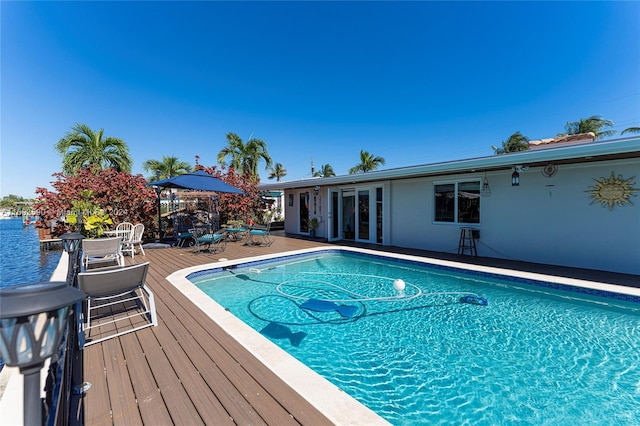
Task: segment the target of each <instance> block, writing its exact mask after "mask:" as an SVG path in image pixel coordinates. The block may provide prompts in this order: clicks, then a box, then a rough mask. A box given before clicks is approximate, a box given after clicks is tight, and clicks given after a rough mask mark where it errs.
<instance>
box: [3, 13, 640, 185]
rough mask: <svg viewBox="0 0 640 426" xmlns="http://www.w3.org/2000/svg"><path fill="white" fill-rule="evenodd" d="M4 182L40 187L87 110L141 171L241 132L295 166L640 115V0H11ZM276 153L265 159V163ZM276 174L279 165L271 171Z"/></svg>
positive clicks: (305, 168)
mask: <svg viewBox="0 0 640 426" xmlns="http://www.w3.org/2000/svg"><path fill="white" fill-rule="evenodd" d="M0 8H1V9H0V13H1V19H2V22H1V25H2V29H1V31H2V33H1V43H2V45H1V48H2V56H1V71H2V73H1V95H2V97H1V107H2V110H1V129H0V136H1V138H2V139H1V152H0V154H1V167H2V171H1V181H0V195H2V196H5V195H8V194H16V195H21V196H24V197H33V196H34V190H35V188H36V187H40V186H42V187H50V186H49V182H50V181H51V180H52V178H51V174H52V173H55V172H57V171H60V169H61V157H60V156H59V155H58V154H57V153H56V152H55V151H54V149H53V146H54V144H55V143H56V142H57V141H58V140H59V139H60V138H61V137H63V136H64V135H65V133H67V132H68V131H69V130H70V129H71V127H72V126H73V125H74V124H75V123H78V122H81V123H86V124H88V125H89V126H90V127H91V128H92V129H94V130H99V129H101V128H103V129H104V130H105V135H107V136H115V137H118V138H121V139H123V140H124V141H125V142H127V144H128V146H129V149H130V152H131V155H132V157H133V160H134V169H133V171H134V173H142V168H141V165H142V163H143V162H144V161H145V160H148V159H158V160H160V159H161V158H162V156H163V155H173V156H177V157H179V159H180V160H183V161H187V162H189V163H191V164H193V163H194V157H195V155H199V156H200V163H201V164H203V165H207V166H212V165H214V164H216V157H217V153H218V151H219V150H220V149H221V148H222V147H223V146H224V145H225V144H226V141H225V135H226V134H227V132H230V131H232V132H235V133H237V134H238V135H239V136H240V137H241V138H242V139H243V140H245V141H246V140H247V139H248V138H249V137H250V136H251V135H253V136H254V137H256V138H260V139H262V140H264V141H265V142H267V144H268V150H269V154H270V155H271V157H272V158H273V160H274V162H279V163H282V164H283V165H284V167H285V168H286V170H287V172H288V173H287V176H286V178H285V179H286V180H293V179H300V178H304V177H308V176H309V175H310V161H311V159H313V162H314V164H315V166H316V168H318V167H320V166H321V165H322V164H327V163H328V164H331V166H332V167H333V168H334V170H335V172H336V173H337V174H338V175H342V174H346V173H348V170H349V168H351V167H353V166H354V165H355V164H357V163H358V162H359V152H360V150H361V149H365V150H367V151H369V152H370V153H372V154H374V155H378V156H382V157H384V158H385V159H386V165H385V166H384V168H385V169H386V168H395V167H404V166H410V165H416V164H428V163H433V162H440V161H446V160H456V159H463V158H471V157H481V156H486V155H492V154H493V151H492V150H491V145H492V144H494V145H499V144H500V143H501V142H502V141H503V140H506V139H507V138H508V137H509V135H511V134H512V133H513V132H515V131H520V132H522V133H523V134H525V135H526V136H528V137H529V138H531V139H540V138H546V137H552V136H555V135H556V133H557V132H559V131H562V130H563V127H564V125H565V123H566V122H568V121H575V120H578V119H580V118H587V117H589V116H591V115H602V116H603V117H604V118H606V119H610V120H613V121H614V122H615V123H616V126H615V128H616V129H617V130H622V129H624V128H627V127H631V126H640V2H635V1H634V2H567V3H559V2H532V3H526V2H496V3H488V2H470V3H465V2H446V3H439V2H407V3H397V2H353V3H349V2H346V3H345V2H277V3H272V2H257V3H251V2H189V3H180V2H60V3H58V2H6V1H3V2H1V3H0ZM262 168H263V165H261V170H262ZM261 176H262V181H263V182H273V181H271V180H268V179H267V176H268V174H267V172H264V171H263V172H262V173H261Z"/></svg>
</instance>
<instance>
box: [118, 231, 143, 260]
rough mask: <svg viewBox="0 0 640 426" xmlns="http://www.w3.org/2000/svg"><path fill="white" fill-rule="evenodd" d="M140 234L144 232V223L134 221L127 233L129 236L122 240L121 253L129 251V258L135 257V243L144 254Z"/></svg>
mask: <svg viewBox="0 0 640 426" xmlns="http://www.w3.org/2000/svg"><path fill="white" fill-rule="evenodd" d="M142 234H144V225H143V224H141V223H136V224H135V225H134V226H133V229H132V230H131V233H130V234H129V238H128V239H126V240H124V241H123V242H122V252H123V253H131V258H132V259H135V258H136V245H137V246H138V248H139V249H140V251H141V252H142V255H143V256H145V254H144V248H143V247H142Z"/></svg>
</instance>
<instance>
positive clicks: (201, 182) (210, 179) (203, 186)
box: [147, 170, 243, 238]
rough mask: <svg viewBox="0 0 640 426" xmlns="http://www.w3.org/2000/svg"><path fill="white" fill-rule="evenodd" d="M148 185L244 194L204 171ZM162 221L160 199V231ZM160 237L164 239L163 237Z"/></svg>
mask: <svg viewBox="0 0 640 426" xmlns="http://www.w3.org/2000/svg"><path fill="white" fill-rule="evenodd" d="M147 185H148V186H156V187H160V188H177V189H192V190H194V191H210V192H225V193H229V194H243V192H242V191H240V190H239V189H238V188H236V187H233V186H231V185H229V184H228V183H226V182H223V181H221V180H220V179H218V178H217V177H215V176H211V175H210V174H209V173H207V172H205V171H203V170H198V171H196V172H193V173H185V174H182V175H178V176H174V177H172V178H168V179H162V180H157V181H155V182H149V183H147ZM160 221H161V219H160V199H159V198H158V230H160V229H161V226H160ZM159 232H160V231H159ZM160 237H161V238H162V236H160Z"/></svg>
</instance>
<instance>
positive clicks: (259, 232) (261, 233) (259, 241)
mask: <svg viewBox="0 0 640 426" xmlns="http://www.w3.org/2000/svg"><path fill="white" fill-rule="evenodd" d="M270 229H271V222H269V223H267V226H266V228H251V229H250V230H249V232H247V241H246V243H245V244H246V245H249V246H266V247H268V246H270V245H271V244H273V240H272V239H271V234H270V233H269V230H270Z"/></svg>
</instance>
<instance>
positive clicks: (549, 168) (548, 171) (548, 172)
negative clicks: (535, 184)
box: [541, 163, 558, 178]
mask: <svg viewBox="0 0 640 426" xmlns="http://www.w3.org/2000/svg"><path fill="white" fill-rule="evenodd" d="M541 171H542V176H544V177H548V178H550V177H552V176H555V174H556V173H558V166H557V165H555V164H553V163H549V164H547V165H546V166H544V167H543V168H542V170H541Z"/></svg>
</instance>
